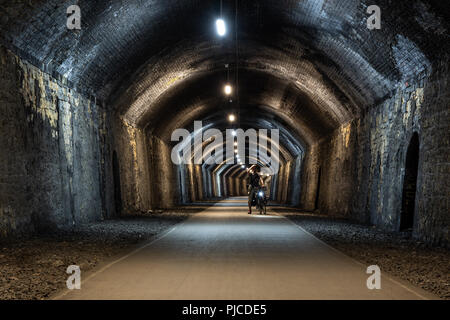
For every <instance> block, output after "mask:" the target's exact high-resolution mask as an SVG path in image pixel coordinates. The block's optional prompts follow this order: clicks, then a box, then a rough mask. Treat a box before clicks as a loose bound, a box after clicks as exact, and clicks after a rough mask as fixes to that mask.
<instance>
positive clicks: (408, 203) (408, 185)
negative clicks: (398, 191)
mask: <svg viewBox="0 0 450 320" xmlns="http://www.w3.org/2000/svg"><path fill="white" fill-rule="evenodd" d="M419 147H420V145H419V135H418V134H417V132H415V133H414V134H413V136H412V138H411V141H410V143H409V146H408V151H407V152H406V162H405V177H404V181H403V196H402V211H401V218H400V230H402V231H403V230H411V229H413V226H414V212H415V203H416V191H417V175H418V172H419V149H420V148H419Z"/></svg>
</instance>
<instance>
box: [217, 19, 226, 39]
mask: <svg viewBox="0 0 450 320" xmlns="http://www.w3.org/2000/svg"><path fill="white" fill-rule="evenodd" d="M216 30H217V34H218V35H219V36H221V37H223V36H224V35H225V34H226V33H227V27H226V25H225V21H224V20H223V19H217V20H216Z"/></svg>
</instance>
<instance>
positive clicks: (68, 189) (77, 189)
mask: <svg viewBox="0 0 450 320" xmlns="http://www.w3.org/2000/svg"><path fill="white" fill-rule="evenodd" d="M0 86H1V87H0V114H1V116H0V235H1V236H7V235H10V234H20V233H32V232H35V231H45V230H48V229H50V228H52V229H54V228H58V227H70V226H72V225H74V224H77V223H80V222H87V221H92V220H98V219H102V218H103V217H104V216H107V215H108V213H107V212H106V211H105V208H104V206H103V203H104V197H105V194H104V192H103V191H102V189H103V188H102V186H103V185H104V184H105V181H106V178H105V175H106V173H105V171H104V168H103V166H102V164H103V163H104V156H105V154H104V153H103V151H105V149H104V148H101V147H100V141H101V140H104V139H105V137H104V132H105V130H104V126H105V125H106V124H105V113H104V111H103V110H102V108H101V107H99V106H98V105H97V103H96V100H95V98H94V97H89V96H86V95H84V94H81V93H79V92H78V91H77V90H75V89H73V88H71V87H69V86H68V85H67V83H64V80H57V79H54V78H52V77H51V76H50V75H48V74H46V73H44V72H42V71H41V70H40V69H38V68H36V67H34V66H33V65H31V64H30V63H28V62H26V61H24V60H21V59H20V58H19V57H17V56H16V55H15V54H13V53H12V52H11V51H9V50H7V49H5V48H3V47H0ZM102 150H103V151H102Z"/></svg>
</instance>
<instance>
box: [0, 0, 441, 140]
mask: <svg viewBox="0 0 450 320" xmlns="http://www.w3.org/2000/svg"><path fill="white" fill-rule="evenodd" d="M219 3H220V2H219V1H210V0H197V1H196V0H191V1H181V0H165V1H146V0H123V1H106V0H104V1H103V0H97V1H87V0H86V1H82V0H81V1H77V4H78V5H79V6H80V7H81V9H82V29H81V31H78V32H73V31H68V30H67V29H66V12H65V11H66V8H67V7H68V6H69V5H72V4H73V3H72V2H71V1H60V0H47V1H45V0H35V1H14V2H12V1H2V3H1V8H2V10H3V12H4V13H3V14H2V15H1V21H0V27H1V30H2V33H1V40H2V43H3V44H5V45H7V46H8V47H10V48H12V49H13V50H15V51H17V52H18V53H19V54H21V55H22V56H24V57H25V58H27V59H28V60H30V61H31V62H32V63H34V64H37V65H38V66H39V67H41V68H42V69H44V70H45V71H47V72H49V73H52V74H54V75H62V76H64V77H65V78H66V79H67V80H69V81H70V82H71V83H73V85H74V86H75V87H77V88H80V89H83V90H87V91H88V92H90V93H92V94H94V95H95V96H97V97H98V98H99V99H101V100H104V101H108V102H109V105H112V106H114V107H116V108H117V111H119V112H120V113H121V114H122V116H123V117H124V120H126V121H128V122H129V123H131V124H139V125H141V126H145V125H149V124H150V123H151V118H152V117H151V114H152V113H153V114H156V115H158V114H160V113H158V112H156V111H155V110H157V109H158V108H160V105H163V103H164V101H166V102H167V101H176V99H175V98H173V91H174V90H175V89H176V90H178V89H181V90H178V91H180V92H183V90H182V89H183V88H189V86H192V87H193V88H197V89H199V88H200V87H201V85H202V84H205V83H208V84H209V85H210V87H209V88H208V90H209V92H207V93H205V92H203V91H202V90H192V91H191V95H190V96H189V94H187V95H185V98H186V100H187V101H190V104H188V103H185V104H184V109H182V108H181V107H176V108H180V109H179V110H180V111H181V110H184V112H187V111H189V112H190V113H191V118H192V119H194V116H195V115H196V113H197V114H198V115H200V114H204V113H203V111H205V110H203V108H204V107H203V106H204V105H207V106H208V108H209V107H211V108H212V107H213V106H216V107H217V105H218V102H219V101H218V100H217V99H218V98H217V97H216V98H215V99H214V98H213V97H212V95H213V94H215V95H219V92H218V91H214V89H213V88H217V90H219V87H220V86H219V83H215V82H214V81H215V80H218V79H219V78H220V74H222V76H223V75H224V74H225V71H224V69H223V65H224V64H225V63H230V71H231V72H233V70H234V69H235V67H236V63H235V62H236V60H235V52H236V51H235V50H236V43H235V34H234V31H235V30H234V29H233V28H234V21H233V19H234V16H235V14H236V10H235V9H236V8H235V1H227V0H224V1H223V8H224V11H223V15H224V18H225V20H227V22H228V29H229V33H228V36H227V37H225V38H224V39H219V38H218V37H217V36H216V35H215V30H214V27H213V25H214V20H215V19H216V18H217V17H218V15H219ZM237 3H238V7H237V12H238V20H237V25H238V29H237V31H238V33H237V38H238V50H239V60H238V63H237V66H238V67H239V69H240V70H241V71H240V73H239V74H240V79H241V81H240V84H241V89H240V91H239V92H240V95H239V98H240V101H241V106H242V108H248V107H254V106H259V105H264V106H266V107H267V110H270V111H272V112H274V113H276V114H277V116H279V117H282V116H284V117H292V118H294V119H295V121H297V123H299V125H298V126H299V127H300V128H301V130H300V131H302V132H300V133H299V134H300V135H301V138H302V139H304V140H305V141H306V143H310V142H311V141H313V140H315V139H317V138H318V137H320V136H321V135H323V134H326V133H327V132H329V131H330V130H332V129H333V128H334V127H336V126H337V125H338V124H340V123H343V122H345V121H348V120H349V119H351V118H353V117H355V116H357V115H358V114H359V113H360V112H361V111H362V110H363V109H365V108H367V107H368V106H371V105H373V104H375V103H376V102H378V101H380V100H381V99H383V97H385V96H386V95H388V94H390V93H391V92H392V90H393V89H394V87H395V86H396V85H397V84H398V83H399V82H401V81H406V80H407V79H408V77H410V76H411V75H412V74H414V73H417V72H422V71H423V70H425V69H426V68H429V67H430V66H431V62H430V61H434V60H437V59H436V56H438V55H443V54H445V55H447V54H448V48H449V41H448V40H449V39H448V32H447V30H448V21H449V19H448V15H449V12H450V10H448V9H449V8H448V6H449V5H448V3H447V2H446V1H427V2H423V1H418V0H417V1H388V0H384V1H382V0H380V1H377V5H379V6H380V7H381V8H382V23H383V28H382V30H381V31H371V30H369V29H368V28H367V27H366V19H367V17H368V14H367V13H366V9H367V6H368V5H371V4H373V3H372V2H371V1H356V0H342V1H325V0H315V1H313V0H304V1H298V0H295V1H294V0H277V1H274V0H256V1H237ZM250 80H252V81H250ZM246 81H247V82H246ZM204 91H206V90H204ZM208 94H210V95H211V96H208ZM171 97H172V98H171ZM170 99H173V100H170ZM155 106H157V107H156V108H154V107H155ZM152 108H154V109H155V110H153V109H152ZM205 108H206V107H205ZM211 110H212V109H211ZM172 113H173V112H172ZM205 114H206V113H205ZM181 120H182V119H178V121H181Z"/></svg>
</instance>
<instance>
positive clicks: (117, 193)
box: [113, 151, 122, 215]
mask: <svg viewBox="0 0 450 320" xmlns="http://www.w3.org/2000/svg"><path fill="white" fill-rule="evenodd" d="M113 179H114V205H115V209H116V215H120V214H121V213H122V190H121V187H120V168H119V159H118V157H117V152H116V151H114V152H113Z"/></svg>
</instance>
